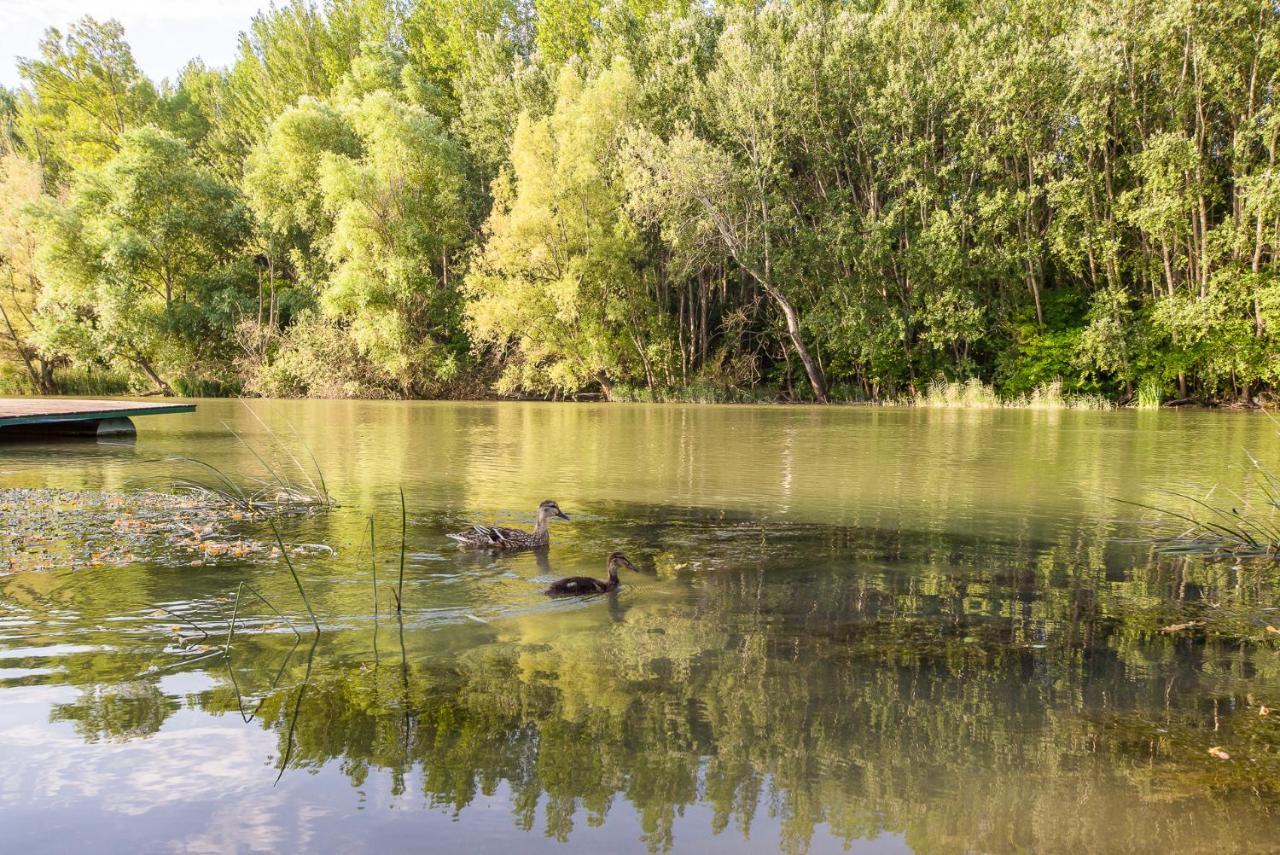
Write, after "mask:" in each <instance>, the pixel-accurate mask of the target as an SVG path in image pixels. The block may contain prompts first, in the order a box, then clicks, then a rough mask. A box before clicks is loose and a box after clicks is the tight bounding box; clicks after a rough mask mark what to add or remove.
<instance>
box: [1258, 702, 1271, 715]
mask: <svg viewBox="0 0 1280 855" xmlns="http://www.w3.org/2000/svg"><path fill="white" fill-rule="evenodd" d="M1258 715H1271V710H1270V708H1268V707H1267V706H1266V705H1265V704H1264V705H1263V706H1260V707H1258Z"/></svg>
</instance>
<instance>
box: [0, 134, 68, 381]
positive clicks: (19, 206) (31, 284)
mask: <svg viewBox="0 0 1280 855" xmlns="http://www.w3.org/2000/svg"><path fill="white" fill-rule="evenodd" d="M42 195H43V193H42V176H41V174H40V167H39V165H38V164H36V163H35V162H34V161H30V160H27V159H25V158H23V157H20V156H19V155H16V154H11V153H5V152H4V150H3V146H0V356H2V357H3V358H5V359H11V360H15V361H17V362H20V363H21V365H22V368H23V370H24V371H25V373H26V375H27V380H28V381H29V382H30V384H31V388H32V389H34V390H35V391H37V392H40V393H43V394H51V393H55V392H57V385H56V383H55V382H54V377H53V368H54V365H55V364H56V362H57V357H56V355H52V356H51V355H50V354H48V353H47V352H45V351H43V350H41V348H40V347H39V346H38V344H37V341H36V336H35V318H36V316H37V311H36V309H37V303H38V300H39V298H40V290H41V288H40V279H39V276H38V275H37V274H36V253H37V251H38V249H39V236H38V234H37V232H36V229H35V228H34V224H33V222H32V220H31V217H30V216H29V215H28V214H27V208H28V207H29V206H31V205H34V204H36V203H38V202H39V201H40V199H41V197H42Z"/></svg>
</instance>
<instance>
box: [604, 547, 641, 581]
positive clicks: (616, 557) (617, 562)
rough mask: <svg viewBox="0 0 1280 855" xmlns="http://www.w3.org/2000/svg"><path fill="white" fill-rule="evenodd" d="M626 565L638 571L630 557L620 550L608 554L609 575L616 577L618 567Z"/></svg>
mask: <svg viewBox="0 0 1280 855" xmlns="http://www.w3.org/2000/svg"><path fill="white" fill-rule="evenodd" d="M619 567H626V568H629V569H631V570H634V571H635V572H637V573H639V572H640V568H639V567H637V566H636V565H634V564H632V563H631V559H629V558H627V556H626V555H624V554H622V553H621V552H611V553H610V554H609V575H610V576H612V577H613V578H615V579H616V578H618V568H619Z"/></svg>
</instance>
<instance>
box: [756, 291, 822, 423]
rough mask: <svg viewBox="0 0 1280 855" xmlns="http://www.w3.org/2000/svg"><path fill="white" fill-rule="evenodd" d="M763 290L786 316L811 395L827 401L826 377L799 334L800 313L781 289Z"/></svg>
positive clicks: (792, 344)
mask: <svg viewBox="0 0 1280 855" xmlns="http://www.w3.org/2000/svg"><path fill="white" fill-rule="evenodd" d="M761 284H762V285H763V284H764V283H761ZM764 290H765V292H766V293H767V294H768V295H769V296H770V297H772V298H773V301H774V302H775V303H777V304H778V308H779V309H781V310H782V316H783V317H784V318H786V321H787V335H788V336H789V337H790V338H791V346H792V347H794V348H795V350H796V356H798V357H800V362H801V363H802V364H803V365H804V373H805V374H807V375H808V377H809V386H810V387H812V389H813V397H814V398H816V399H817V401H818V403H820V404H825V403H827V378H826V377H824V376H823V374H822V367H821V366H820V365H818V361H817V360H816V359H814V358H813V356H812V355H811V354H810V353H809V348H807V347H805V344H804V338H803V337H802V336H801V335H800V314H799V313H798V312H797V311H796V308H795V306H793V305H791V301H790V300H788V299H787V298H786V297H785V296H784V295H783V294H782V292H781V291H779V290H778V289H776V288H774V287H773V286H771V285H764Z"/></svg>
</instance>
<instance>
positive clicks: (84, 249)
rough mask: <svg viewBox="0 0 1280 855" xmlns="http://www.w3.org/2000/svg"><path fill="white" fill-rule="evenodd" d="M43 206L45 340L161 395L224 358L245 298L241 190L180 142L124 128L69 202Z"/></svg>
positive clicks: (81, 176) (212, 368) (85, 172)
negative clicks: (108, 365) (141, 379)
mask: <svg viewBox="0 0 1280 855" xmlns="http://www.w3.org/2000/svg"><path fill="white" fill-rule="evenodd" d="M38 215H39V218H40V229H41V231H42V246H41V250H40V255H39V265H38V269H39V272H40V274H41V278H42V279H43V282H44V288H43V291H42V295H41V313H40V317H39V319H38V321H37V328H38V332H39V338H40V342H41V344H42V346H43V347H44V348H45V349H47V350H49V351H54V352H61V353H67V354H68V355H70V356H72V357H73V358H75V359H77V360H79V361H82V362H87V363H91V362H94V361H102V360H106V361H110V362H112V363H114V364H115V365H117V366H118V367H122V368H127V369H129V370H131V371H134V372H141V374H143V375H145V377H146V378H148V379H149V380H150V381H151V382H152V383H154V384H155V386H156V387H157V388H158V389H159V390H160V391H162V392H164V393H166V394H172V393H173V391H174V388H173V385H172V383H171V379H172V378H174V377H176V376H180V375H184V374H185V375H188V376H190V375H191V374H192V373H193V368H195V367H196V366H200V367H202V368H204V369H205V370H206V371H216V370H218V368H219V366H220V365H225V364H226V357H227V354H226V350H225V349H226V346H227V342H228V334H229V332H230V329H231V327H232V325H233V323H234V320H235V317H236V315H237V312H238V311H241V310H243V309H244V308H245V299H246V297H247V289H246V288H245V284H246V278H247V270H246V268H245V266H244V264H243V261H242V256H241V249H242V247H243V244H244V242H245V240H246V238H247V236H248V226H249V222H248V218H247V216H246V212H245V211H244V209H243V205H242V203H241V200H240V196H239V194H238V193H237V192H236V190H235V189H234V188H233V187H230V186H228V185H226V184H223V183H222V182H221V181H219V180H218V179H216V178H215V177H213V176H212V175H210V174H208V173H207V172H205V171H204V170H203V169H201V168H200V167H198V166H197V165H196V164H195V163H193V162H192V159H191V153H190V150H189V148H188V147H187V146H186V144H185V143H183V142H182V141H181V140H179V139H177V138H176V137H173V136H172V135H170V134H167V133H165V132H163V131H160V130H158V129H156V128H152V127H143V128H139V129H137V130H133V131H129V132H127V133H126V134H125V135H124V136H123V137H122V138H121V141H120V151H119V153H117V154H116V155H115V157H113V158H111V159H110V160H109V161H108V162H107V163H106V164H104V165H103V167H102V168H101V169H96V170H83V171H81V172H80V173H79V175H78V176H77V181H76V184H75V187H74V189H73V190H72V192H71V195H70V199H69V201H68V203H67V204H66V205H65V206H60V205H57V204H55V203H52V202H50V203H47V204H45V205H44V206H43V208H42V209H41V210H40V212H39V214H38ZM214 379H223V378H222V377H221V376H216V377H215V378H214Z"/></svg>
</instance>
